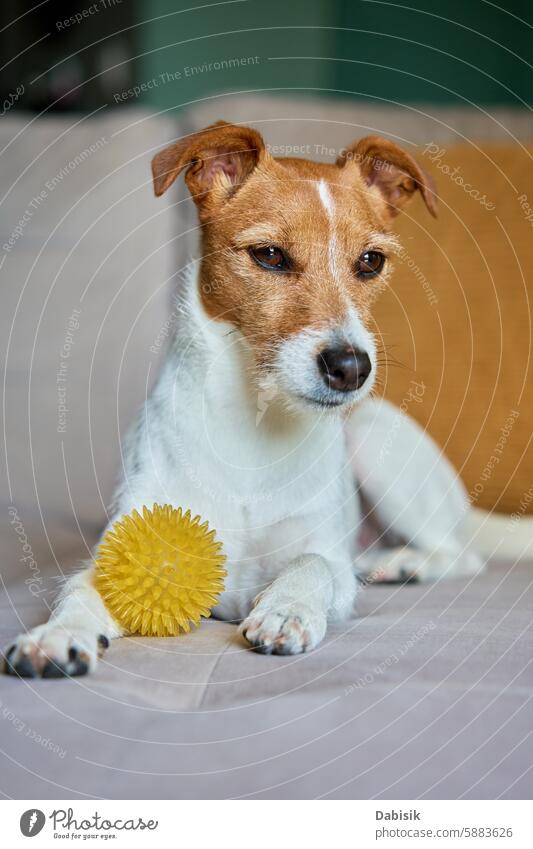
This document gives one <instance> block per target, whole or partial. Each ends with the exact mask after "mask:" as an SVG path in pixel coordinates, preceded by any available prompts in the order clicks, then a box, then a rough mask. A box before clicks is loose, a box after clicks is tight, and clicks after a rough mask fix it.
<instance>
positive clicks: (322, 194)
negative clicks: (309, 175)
mask: <svg viewBox="0 0 533 849" xmlns="http://www.w3.org/2000/svg"><path fill="white" fill-rule="evenodd" d="M317 188H318V196H319V198H320V200H321V201H322V206H323V207H324V209H325V210H326V212H327V214H328V218H329V219H330V220H331V219H332V217H333V213H334V212H335V203H334V201H333V198H332V197H331V192H330V190H329V186H328V184H327V183H326V181H325V180H320V182H319V184H318V186H317Z"/></svg>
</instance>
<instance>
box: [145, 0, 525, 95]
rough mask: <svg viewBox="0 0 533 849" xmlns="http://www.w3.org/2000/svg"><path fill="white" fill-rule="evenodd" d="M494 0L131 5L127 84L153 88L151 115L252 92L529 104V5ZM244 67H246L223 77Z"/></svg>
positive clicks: (177, 0) (160, 0) (168, 0)
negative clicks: (132, 55) (132, 42)
mask: <svg viewBox="0 0 533 849" xmlns="http://www.w3.org/2000/svg"><path fill="white" fill-rule="evenodd" d="M500 1H501V3H502V9H501V10H500V9H498V8H496V7H495V4H493V3H489V2H485V0H465V2H460V0H448V2H447V3H446V4H437V3H435V2H430V0H406V2H405V5H403V6H400V5H399V4H397V3H392V2H378V0H352V2H349V0H335V2H327V0H305V2H304V0H292V2H290V0H284V1H283V0H273V2H266V0H246V2H233V3H217V4H211V5H210V6H206V4H205V3H196V2H195V0H153V2H148V0H136V2H137V20H143V21H145V23H144V24H143V25H142V26H141V27H139V28H137V29H136V39H137V44H136V52H137V54H140V55H138V58H137V59H136V60H135V63H134V74H133V77H134V81H135V82H137V83H142V82H145V83H146V82H151V81H155V82H152V85H151V87H150V88H148V87H147V86H145V88H146V90H145V91H144V92H142V93H141V95H140V99H141V100H142V101H143V102H144V103H146V104H149V105H152V106H154V107H156V108H159V109H179V108H180V107H182V106H183V105H186V104H188V103H190V102H193V101H195V100H198V99H202V98H205V97H209V96H212V95H214V94H219V93H222V92H228V91H250V90H256V89H260V90H262V89H268V90H277V91H287V92H288V93H290V92H291V90H292V91H294V89H298V90H299V92H301V93H303V92H304V91H306V90H307V91H310V92H311V93H314V92H316V91H318V90H322V91H323V93H325V94H327V95H328V96H336V97H342V96H356V97H359V98H363V99H369V100H371V101H374V100H376V99H378V100H382V101H383V100H384V101H392V102H397V103H404V102H411V103H412V102H418V103H420V102H423V103H432V102H433V103H437V102H440V103H450V102H452V103H460V102H462V103H465V102H468V101H471V102H473V103H476V104H487V105H489V104H496V103H507V104H517V105H519V104H521V103H523V102H526V103H532V102H533V85H532V75H531V68H530V67H529V66H528V62H532V60H533V55H532V54H533V51H532V47H531V45H532V44H533V29H532V28H531V23H533V14H532V11H533V4H532V3H531V2H526V0H507V2H506V3H505V11H504V10H503V2H504V0H500ZM202 6H204V8H202ZM409 7H410V8H409ZM446 18H448V19H450V20H449V21H447V20H446ZM520 19H523V20H520ZM528 21H529V23H528ZM246 57H248V58H249V64H245V65H239V66H233V67H227V66H224V63H225V62H226V63H228V62H230V61H231V62H232V64H233V65H235V64H236V63H235V60H237V59H241V58H246ZM275 57H305V58H282V59H276V58H275ZM209 63H212V67H211V68H209V67H207V68H205V67H204V70H203V72H200V71H199V70H198V69H199V68H200V67H201V66H205V65H206V64H207V65H209ZM216 63H221V64H222V68H221V69H219V68H218V65H216ZM187 69H189V70H187ZM161 75H163V77H161ZM165 75H168V77H167V76H165Z"/></svg>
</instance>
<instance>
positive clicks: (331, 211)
mask: <svg viewBox="0 0 533 849" xmlns="http://www.w3.org/2000/svg"><path fill="white" fill-rule="evenodd" d="M317 189H318V196H319V198H320V201H321V203H322V206H323V207H324V209H325V210H326V214H327V216H328V220H329V223H330V233H329V237H328V256H329V267H330V269H331V274H332V276H333V277H334V278H335V279H337V276H338V269H337V251H338V247H337V239H336V237H335V228H334V216H335V201H334V200H333V197H332V194H331V191H330V188H329V186H328V184H327V183H326V181H325V180H320V181H319V182H318V184H317Z"/></svg>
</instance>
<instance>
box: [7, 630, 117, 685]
mask: <svg viewBox="0 0 533 849" xmlns="http://www.w3.org/2000/svg"><path fill="white" fill-rule="evenodd" d="M102 636H103V635H102ZM104 641H105V642H104ZM106 643H107V645H109V641H108V640H107V637H104V640H102V639H100V638H99V637H97V636H96V635H94V634H92V633H89V632H87V631H79V632H69V631H67V630H66V629H64V628H59V627H57V626H53V625H50V624H47V625H41V626H39V627H38V628H34V630H33V631H30V632H29V633H27V634H21V635H20V636H19V637H18V638H17V640H16V641H15V643H14V644H13V645H12V646H11V647H10V648H9V649H8V651H7V652H6V654H5V661H4V672H5V673H6V674H7V675H17V676H18V677H19V678H71V677H73V676H75V675H86V674H87V672H89V671H92V670H93V669H94V668H95V666H96V660H97V657H101V655H102V654H103V651H104V649H105V648H106V647H107V646H106Z"/></svg>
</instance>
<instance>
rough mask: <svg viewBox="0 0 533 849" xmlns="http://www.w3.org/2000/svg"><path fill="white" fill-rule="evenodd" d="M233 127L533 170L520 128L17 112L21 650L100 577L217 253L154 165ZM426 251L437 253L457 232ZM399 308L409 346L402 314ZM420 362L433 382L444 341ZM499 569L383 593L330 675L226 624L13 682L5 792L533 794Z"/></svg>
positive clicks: (6, 253)
mask: <svg viewBox="0 0 533 849" xmlns="http://www.w3.org/2000/svg"><path fill="white" fill-rule="evenodd" d="M220 117H223V118H225V119H226V120H235V121H242V122H247V123H251V124H253V125H255V126H257V127H258V128H259V129H260V130H261V131H262V132H263V133H264V135H265V137H266V138H267V140H268V141H269V143H270V144H272V145H276V144H277V145H297V144H303V143H305V144H310V145H317V146H323V149H322V148H321V149H320V150H319V149H318V147H317V148H316V150H315V149H313V150H312V151H311V153H310V155H311V156H313V155H315V154H316V155H317V156H318V158H327V157H328V156H330V155H331V151H332V150H333V151H336V150H338V149H339V147H341V146H342V144H343V143H346V142H347V141H349V140H350V139H351V138H354V137H356V136H357V135H363V134H365V133H367V132H380V133H384V134H387V135H390V136H391V137H394V138H396V139H397V140H403V143H405V144H407V145H408V146H409V147H410V149H412V150H413V152H414V153H415V155H417V154H419V153H420V152H421V151H422V150H423V149H424V146H426V145H428V144H430V143H438V144H440V145H442V146H443V147H444V148H446V149H449V150H450V151H453V147H454V145H457V144H470V143H471V142H472V140H473V139H475V140H477V141H476V145H477V142H478V141H479V140H483V144H488V145H495V146H496V147H498V146H499V147H500V148H501V147H503V146H504V145H509V144H511V143H512V144H516V139H520V144H521V146H522V148H524V149H525V148H526V147H527V145H528V144H529V143H530V142H531V138H530V137H531V135H532V131H531V126H530V123H528V120H526V118H525V117H524V116H523V115H522V113H521V112H520V111H513V110H503V109H502V110H494V111H493V113H492V114H491V115H490V116H489V115H488V114H486V113H483V114H481V113H479V112H478V111H476V110H474V109H473V108H472V109H456V108H453V109H452V108H447V107H440V108H439V109H432V110H431V114H429V111H428V110H424V109H422V108H421V109H417V110H413V109H408V108H407V107H406V108H404V109H401V108H399V107H398V108H396V107H394V108H392V107H391V108H389V109H387V108H381V107H372V106H368V105H358V104H357V103H352V102H342V101H332V102H321V101H312V100H305V101H303V102H294V101H292V100H291V99H286V100H285V99H283V98H280V99H272V98H253V99H252V98H249V97H238V96H235V97H232V98H225V99H223V100H221V101H220V102H215V103H210V104H209V105H206V104H204V105H202V106H198V107H196V108H195V109H194V110H191V111H190V112H186V113H183V114H180V115H179V116H178V117H177V118H174V119H171V118H169V117H168V116H160V115H156V114H153V113H150V112H146V111H143V110H142V109H131V110H127V109H122V110H117V111H110V112H109V113H108V114H107V113H105V112H104V113H100V114H99V115H97V116H94V117H90V118H88V117H87V118H86V117H80V116H78V115H77V116H72V115H68V116H67V115H66V116H61V117H57V116H56V117H47V118H40V119H38V120H35V119H32V117H31V116H26V117H20V116H17V117H12V116H10V115H8V116H6V117H5V118H4V120H3V122H2V126H1V127H0V139H1V142H2V149H3V153H2V163H3V164H4V166H5V167H4V169H3V173H4V175H5V177H4V188H5V190H6V193H5V196H4V200H3V212H4V214H3V216H2V223H1V228H2V234H1V240H0V248H1V255H0V267H1V269H2V277H3V310H2V312H1V315H0V321H1V322H2V325H3V327H2V333H1V334H0V339H1V342H0V344H1V345H2V357H3V362H4V402H5V403H4V420H3V425H4V431H3V433H4V451H3V452H2V459H1V461H0V462H1V464H2V468H1V474H2V478H3V487H2V493H3V495H2V498H3V504H2V509H1V511H0V521H1V523H2V529H1V531H2V532H1V545H2V560H1V577H2V596H1V602H0V603H1V618H0V643H1V647H3V648H4V649H5V648H6V647H7V646H9V644H10V641H11V640H12V639H13V638H14V637H15V636H16V635H17V633H19V632H20V631H21V630H25V629H27V628H31V627H33V626H34V625H36V624H38V623H40V622H42V621H44V619H45V618H46V617H47V616H48V614H49V611H50V607H51V605H52V603H53V599H54V597H55V595H56V594H57V590H58V587H59V586H60V583H61V581H62V580H63V578H64V577H65V576H67V575H69V574H71V573H72V571H73V570H75V569H76V568H78V566H79V563H80V562H81V561H82V560H83V559H86V558H88V557H90V556H91V552H92V550H93V547H94V545H95V543H96V542H97V540H98V535H99V533H100V531H101V529H102V528H103V526H104V525H105V523H106V518H107V515H108V514H107V511H108V506H109V503H110V500H111V496H112V492H113V486H114V483H115V481H116V480H117V477H118V475H119V473H120V466H121V439H122V438H123V436H124V434H125V432H126V430H127V426H128V422H129V420H130V419H131V417H132V415H133V413H134V411H135V410H136V409H137V408H138V406H139V405H140V404H142V402H143V399H144V398H145V396H146V393H147V392H149V390H150V386H151V385H152V384H153V381H154V379H155V378H156V376H157V372H158V368H159V367H160V364H161V361H162V358H163V356H164V350H165V346H166V345H167V344H168V339H169V336H170V335H171V333H172V325H173V321H172V316H173V310H174V309H175V305H174V302H173V299H174V296H175V292H176V291H177V289H178V288H179V286H180V284H181V280H182V277H183V273H184V270H185V269H186V267H187V265H188V263H190V261H191V260H192V259H193V258H194V256H195V255H196V252H197V244H196V235H197V229H196V221H195V217H194V207H193V204H192V203H191V201H190V200H189V199H187V197H186V193H185V191H184V189H183V187H182V186H181V185H178V186H176V187H175V188H173V190H172V191H171V192H169V193H167V195H165V196H164V197H163V198H161V199H159V200H156V199H155V198H154V197H153V193H152V190H151V182H150V179H151V178H150V168H149V163H150V158H151V156H152V155H153V154H154V153H155V152H156V151H157V150H158V149H159V148H161V147H162V146H163V145H164V144H165V143H166V142H168V141H170V140H172V139H174V138H176V137H179V136H182V135H184V134H186V133H188V132H191V131H192V130H193V129H198V128H199V127H202V126H205V125H206V124H208V123H210V122H211V121H213V120H215V119H217V118H220ZM513 139H514V141H513ZM477 149H479V147H478V148H477ZM451 155H453V154H451ZM480 156H481V154H480ZM493 161H494V158H493ZM526 176H527V179H530V177H529V175H525V176H524V179H526ZM480 179H481V178H480ZM518 179H520V175H518ZM515 183H516V173H515ZM513 214H514V211H513ZM413 215H415V214H413ZM419 220H421V218H420V219H418V218H416V216H415V218H414V219H413V221H414V223H411V224H410V225H400V226H401V227H402V226H413V227H414V228H419V227H420V224H419ZM504 223H505V217H504ZM428 226H429V225H428ZM519 226H521V225H517V227H519ZM431 227H433V225H431ZM431 232H432V239H433V241H434V240H435V239H437V240H438V238H439V235H438V228H437V225H435V227H433V229H432V231H431ZM405 235H406V236H407V238H408V240H409V239H411V237H412V234H410V232H407V231H406V233H405ZM409 243H410V242H409ZM524 244H525V242H524ZM463 250H464V251H466V256H468V251H467V248H465V247H463ZM524 250H526V248H525V247H524ZM428 262H429V260H428ZM528 271H529V269H527V268H525V279H526V283H525V284H524V286H525V291H527V287H528V286H530V282H529V281H528V278H527V274H528ZM404 272H405V270H404ZM405 273H412V269H407V272H405ZM428 274H429V277H430V279H432V278H431V274H430V272H428ZM406 279H407V278H406ZM437 285H438V284H437V283H435V286H437ZM495 285H496V287H498V286H500V287H503V283H502V282H501V279H500V280H498V279H497V280H496V284H495ZM426 294H427V293H426ZM406 297H407V295H406ZM466 300H467V302H468V300H469V299H468V297H467V299H466ZM426 302H427V298H426V299H425V301H424V307H423V308H424V309H425V308H426V306H427V304H426ZM441 302H442V303H444V296H443V295H442V296H441ZM383 309H384V312H383V313H382V316H383V320H384V321H385V322H386V321H389V320H390V321H391V326H392V328H394V326H395V325H394V321H393V316H394V311H393V310H392V311H390V312H387V309H391V308H390V307H389V308H387V307H384V308H383ZM450 309H452V310H453V306H452V307H450ZM415 310H416V304H414V306H412V311H413V312H414V311H415ZM521 312H522V308H521ZM388 316H389V317H390V316H392V318H388ZM422 323H423V322H422ZM413 326H415V327H416V320H415V321H414V325H413ZM444 326H445V327H446V325H444ZM389 330H390V328H389ZM450 332H451V331H450ZM518 332H519V331H518V330H516V333H518ZM520 332H522V331H520ZM446 333H448V331H446ZM389 336H390V332H389ZM451 336H452V338H453V332H451ZM422 337H423V329H421V330H420V338H421V339H422ZM446 338H448V336H446ZM420 344H421V345H422V349H423V351H424V352H425V353H424V355H423V356H422V360H424V362H427V361H428V359H431V352H432V347H431V345H432V340H431V339H425V341H423V342H422V341H421V342H420ZM520 350H521V349H520ZM522 366H523V363H520V364H519V368H518V370H520V369H521V367H522ZM428 368H429V366H428ZM522 372H523V369H522ZM522 372H521V373H522ZM395 379H398V380H400V381H401V380H405V379H406V378H405V377H401V378H395V375H394V374H393V373H392V372H391V373H390V374H389V375H388V379H387V387H388V390H387V391H388V393H389V397H391V398H393V399H394V400H396V401H398V402H399V401H400V399H401V397H402V386H401V383H400V385H399V386H398V385H396V384H395V382H394V381H395ZM425 379H426V380H427V382H428V385H430V386H433V385H434V381H435V380H436V379H437V378H436V377H435V375H434V374H433V373H430V374H429V376H427V377H426V378H425ZM449 379H450V378H449V376H448V377H447V380H449ZM432 381H433V382H432ZM474 384H475V386H474V389H473V390H472V393H473V394H471V399H473V400H472V403H473V401H474V400H475V398H474V396H476V393H477V395H479V394H480V392H481V390H480V389H479V382H478V383H476V382H475V381H474ZM487 391H488V389H487ZM506 391H507V390H506ZM481 394H483V393H481ZM430 395H431V393H430V394H429V395H428V403H429V398H430ZM456 395H457V393H456ZM452 396H453V397H454V398H455V396H454V394H453V391H452V390H451V389H450V397H452ZM463 396H464V391H463V395H461V394H459V396H457V397H459V400H460V398H462V397H463ZM467 396H468V391H467ZM431 397H432V407H431V409H429V410H428V409H426V410H422V409H420V410H419V409H416V410H409V412H410V413H412V414H413V415H416V416H417V417H418V418H419V420H421V421H422V422H423V423H424V426H427V427H428V429H429V430H430V432H432V433H433V435H434V436H435V437H436V438H438V439H439V441H440V442H441V444H442V445H443V449H444V450H446V451H447V453H448V454H449V456H451V457H452V459H453V460H454V462H455V463H456V465H457V466H458V467H459V468H461V467H462V466H464V469H463V468H461V472H462V473H463V474H464V479H465V483H466V485H467V489H471V487H472V486H473V485H474V484H475V481H476V476H477V475H478V474H479V469H482V468H483V458H484V457H485V454H486V451H485V449H483V450H481V452H480V453H478V457H479V458H481V459H480V460H479V463H481V466H480V467H479V469H478V466H475V465H472V464H471V463H470V460H469V462H468V463H467V462H466V460H465V463H462V460H461V457H462V454H461V452H462V451H464V455H465V457H466V455H467V454H468V457H470V456H471V453H472V450H474V449H475V445H474V443H475V442H476V440H475V439H474V436H472V434H479V436H478V439H479V441H482V440H483V438H484V434H485V432H486V429H485V428H484V426H483V415H481V414H480V413H479V412H476V410H477V409H478V408H476V407H470V408H469V412H468V416H470V417H471V418H472V417H474V419H475V422H474V423H475V428H473V429H471V430H470V431H468V433H469V434H470V435H469V438H468V442H467V443H465V440H463V441H461V440H459V441H457V440H455V441H454V440H453V439H452V440H451V441H450V445H449V446H447V445H446V444H445V443H446V435H447V433H448V432H450V433H451V431H452V425H451V424H450V422H449V419H447V418H446V415H449V410H448V411H446V404H445V403H444V402H442V399H440V397H439V403H441V405H442V406H443V407H444V412H443V413H442V415H440V414H439V413H438V412H436V411H435V404H436V402H435V398H434V397H433V396H431ZM476 397H477V396H476ZM522 401H523V399H522ZM522 401H516V402H515V401H513V402H512V403H516V404H519V403H522ZM450 403H451V402H450ZM453 403H455V404H458V405H459V406H460V404H459V401H457V398H455V400H454V401H453ZM476 403H477V402H476ZM479 403H482V402H481V401H480V402H479ZM523 403H526V402H525V401H524V402H523ZM508 404H509V401H508V399H507V400H505V404H504V407H502V409H506V407H505V405H507V406H508ZM437 406H438V405H437ZM524 409H525V408H524V407H521V408H520V410H521V411H523V410H524ZM499 415H500V413H497V415H496V417H495V421H496V423H497V422H498V421H499V418H498V416H499ZM439 416H440V418H439ZM476 417H477V418H476ZM469 420H470V419H469ZM443 421H444V425H443V424H442V422H443ZM486 421H487V416H486V415H485V422H486ZM519 421H520V428H522V427H523V426H524V424H527V421H528V420H527V416H524V415H522V416H521V417H520V418H519ZM527 427H529V426H528V425H527ZM517 428H518V425H517ZM526 429H527V428H526ZM496 430H497V428H496ZM520 433H522V431H520ZM517 434H519V431H518V430H516V431H515V437H516V438H518V437H517V436H516V435H517ZM519 436H520V434H519ZM492 439H493V437H492V436H490V437H489V442H490V441H491V440H492ZM520 439H522V440H524V439H525V437H523V435H522V436H520ZM524 444H525V443H524ZM520 445H522V443H520ZM513 451H515V453H516V457H517V458H518V457H519V456H520V457H521V459H520V465H517V468H518V469H519V474H518V473H517V474H518V478H516V477H513V476H511V475H510V473H509V472H507V479H508V483H509V486H510V488H509V487H507V488H505V485H504V482H503V478H497V477H496V473H495V475H493V476H491V478H490V481H489V482H488V483H487V486H486V487H484V488H483V491H482V493H481V496H480V497H479V498H478V499H477V500H476V503H477V505H478V506H482V507H484V508H485V509H487V510H491V509H493V508H496V509H499V510H500V511H501V512H503V513H511V512H513V511H514V512H516V513H517V515H518V520H520V519H522V518H523V519H524V521H526V520H527V519H528V517H527V515H526V514H527V513H528V512H530V507H529V503H528V504H526V505H525V506H524V508H523V509H521V507H520V498H521V495H520V493H521V492H523V490H524V486H525V483H524V482H525V481H527V480H528V475H529V480H531V477H532V475H531V462H530V459H528V453H527V450H525V448H524V450H519V449H518V448H516V446H515V447H513ZM469 452H470V453H469ZM469 463H470V465H469ZM516 463H519V460H518V459H517V461H516ZM515 465H516V464H515ZM504 489H505V492H506V495H505V500H504V502H502V501H501V500H500V496H501V495H503V491H504ZM520 511H521V512H520ZM505 527H507V523H505ZM487 554H488V555H489V556H488V557H487V560H488V563H487V568H486V570H485V571H484V572H483V573H482V574H480V575H478V576H476V577H473V578H469V579H455V580H449V581H441V582H438V583H433V584H416V583H409V584H405V585H393V584H390V585H369V586H366V587H364V589H362V591H361V593H360V597H359V602H358V607H357V611H356V613H355V615H354V617H353V618H352V619H350V620H349V621H348V622H346V623H344V624H337V625H334V626H332V627H330V629H329V630H328V634H327V637H326V639H325V641H324V642H323V644H321V645H320V646H319V647H318V648H317V649H316V650H315V651H314V652H312V653H310V654H305V655H300V656H295V657H279V656H262V655H257V654H255V653H253V652H251V651H249V650H248V649H247V647H246V644H245V643H244V642H243V641H242V639H241V638H240V637H239V635H238V633H237V629H236V627H235V626H234V625H233V624H229V623H225V622H220V621H214V620H212V619H209V620H206V621H204V622H203V623H202V625H201V627H199V628H198V629H196V630H194V631H193V632H192V633H190V634H186V635H182V636H179V637H177V638H165V639H156V638H143V637H129V638H124V639H121V640H119V641H115V642H113V643H112V645H111V647H110V649H109V650H108V651H107V653H106V654H105V657H104V658H103V659H102V660H101V661H100V663H99V666H98V669H97V671H96V673H95V674H94V675H92V676H86V677H78V678H72V679H64V680H34V679H29V678H26V679H19V678H15V677H10V676H1V677H0V720H1V721H0V738H1V742H0V747H1V751H2V760H3V766H2V770H1V772H0V776H1V778H0V789H1V791H2V793H3V794H4V796H6V797H9V798H16V799H21V798H25V799H57V798H69V799H93V798H94V799H97V798H112V799H115V798H130V799H137V798H139V799H142V798H154V799H157V798H164V799H166V798H180V799H192V798H203V799H211V798H239V799H242V798H251V799H270V798H280V799H300V798H304V799H308V798H329V799H342V798H349V799H357V798H364V799H368V798H372V799H422V798H424V799H437V798H464V799H475V798H529V797H530V794H531V772H530V769H531V746H530V742H529V741H530V737H531V733H532V731H533V720H532V711H531V707H530V699H531V693H532V686H533V672H532V667H531V657H532V642H533V639H532V638H533V633H532V632H533V624H532V618H533V617H532V611H533V583H532V579H533V571H532V568H531V565H532V564H531V560H530V558H529V557H528V556H523V557H514V558H511V559H507V560H505V559H504V558H503V557H502V556H501V553H499V547H498V545H495V546H494V549H493V550H492V551H489V552H487Z"/></svg>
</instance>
